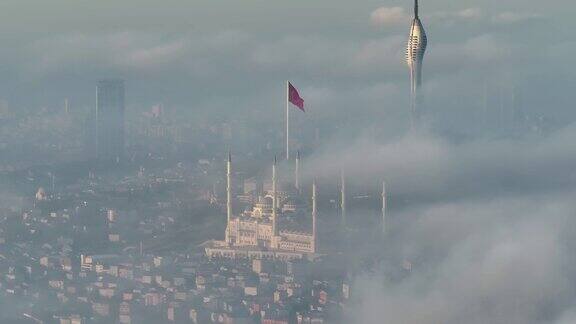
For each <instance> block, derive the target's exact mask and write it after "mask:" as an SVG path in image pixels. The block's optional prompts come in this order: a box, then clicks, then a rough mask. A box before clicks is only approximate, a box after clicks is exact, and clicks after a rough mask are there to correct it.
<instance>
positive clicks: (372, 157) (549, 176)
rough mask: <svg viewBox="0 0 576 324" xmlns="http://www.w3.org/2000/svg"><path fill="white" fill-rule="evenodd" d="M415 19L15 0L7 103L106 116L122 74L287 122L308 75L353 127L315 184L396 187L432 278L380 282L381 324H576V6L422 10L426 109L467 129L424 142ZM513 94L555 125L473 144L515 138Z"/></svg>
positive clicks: (321, 101)
mask: <svg viewBox="0 0 576 324" xmlns="http://www.w3.org/2000/svg"><path fill="white" fill-rule="evenodd" d="M411 6H412V2H411V1H408V0H404V1H350V0H347V1H342V0H314V1H303V0H294V1H283V2H279V1H270V0H262V1H251V0H244V1H238V0H211V1H195V0H164V1H157V0H154V1H152V0H124V1H112V0H100V1H94V0H91V1H84V0H44V1H40V0H35V1H34V0H28V1H23V0H2V1H0V30H2V31H3V32H2V33H0V41H1V42H2V45H3V49H2V51H0V62H2V64H0V69H1V70H0V99H4V100H6V102H7V104H8V106H9V107H10V109H13V110H18V109H20V108H22V107H26V108H28V109H31V110H34V109H39V108H40V107H42V106H50V107H54V106H57V105H61V104H62V101H63V99H64V98H65V97H69V98H70V99H71V104H72V109H87V108H88V107H91V106H93V105H94V89H95V84H96V81H97V80H98V79H100V78H104V77H120V78H124V79H125V80H126V88H127V96H126V98H127V102H128V106H129V109H130V110H133V111H134V110H137V109H140V110H143V109H148V108H149V107H150V106H151V105H153V104H156V103H158V102H163V103H164V104H165V106H166V110H167V111H169V112H175V111H178V112H179V113H180V114H181V115H182V116H183V118H180V119H179V121H187V120H198V121H204V119H203V118H202V117H204V116H206V115H209V116H220V117H221V118H223V119H224V120H226V118H228V119H232V118H231V117H234V116H236V117H237V116H242V117H243V122H244V126H245V127H251V126H253V125H254V123H253V122H261V121H267V120H273V121H275V122H276V123H277V126H280V124H281V123H282V122H283V109H284V89H283V86H284V81H285V80H286V79H290V80H291V81H293V82H294V84H295V85H296V86H297V87H298V88H299V89H300V90H301V94H302V95H303V97H304V98H305V99H306V103H307V108H308V111H309V112H308V113H307V114H306V115H304V116H305V118H307V119H312V120H314V121H315V122H316V123H318V124H321V123H322V124H323V125H324V126H325V127H326V128H330V129H332V130H333V131H334V132H336V134H335V135H334V137H333V138H330V140H329V142H330V143H328V144H327V145H325V146H323V147H321V148H319V149H318V150H317V151H315V152H313V153H312V154H310V155H307V156H306V159H305V163H304V166H305V169H306V170H305V171H306V176H308V177H311V176H319V177H321V176H324V178H323V180H325V179H326V178H332V180H333V179H336V177H337V174H338V171H339V169H340V168H342V167H343V166H344V167H346V168H347V169H348V172H349V173H348V174H349V177H350V178H351V181H350V182H354V181H356V182H360V183H362V184H364V182H366V181H373V182H374V181H376V180H375V179H377V180H378V181H379V180H380V179H386V180H387V181H389V185H390V187H389V188H390V189H389V190H390V193H391V197H392V198H391V203H392V205H391V209H392V210H393V212H392V213H391V215H390V217H391V218H396V219H401V220H405V221H406V226H405V227H404V228H402V233H401V234H400V235H399V236H400V237H401V238H400V240H399V242H398V246H399V248H398V250H397V252H398V255H399V257H405V258H408V259H411V260H415V264H416V266H415V271H414V274H413V275H412V276H411V277H409V278H408V279H407V280H405V281H402V282H400V283H390V282H386V281H385V280H383V279H382V278H381V276H380V274H377V275H376V278H374V277H371V278H369V280H368V281H367V282H368V283H367V284H366V287H365V289H364V290H360V291H359V292H358V294H359V295H360V296H365V299H364V300H363V301H361V302H360V303H359V305H357V307H359V309H360V310H361V311H362V313H363V314H365V317H364V318H363V319H361V320H360V321H361V322H362V320H363V322H362V323H374V322H376V323H381V319H382V318H386V319H388V320H389V322H392V323H398V322H403V323H430V322H434V323H559V324H564V323H574V320H573V319H574V318H575V317H576V316H575V315H574V314H576V307H574V304H573V300H574V296H576V292H575V291H574V289H566V288H565V287H575V286H576V283H575V281H576V280H574V278H576V261H574V258H573V251H574V248H575V247H574V244H573V243H572V242H575V241H576V232H574V230H573V228H574V226H573V225H574V222H573V220H572V219H573V216H574V214H575V213H576V205H575V203H574V199H573V197H574V192H576V186H575V182H576V172H575V171H574V165H576V149H575V147H574V138H575V137H576V127H575V126H574V120H575V119H576V113H575V111H574V110H575V109H574V102H576V98H575V97H576V94H575V91H574V89H576V68H575V67H574V66H575V65H574V64H573V62H572V60H573V58H574V57H576V41H575V40H574V36H573V30H574V29H575V27H576V22H575V21H574V19H573V17H572V16H573V13H574V12H575V11H576V3H574V2H573V1H567V0H554V1H536V0H523V1H520V0H506V1H503V0H482V1H480V0H478V1H470V0H462V1H454V0H436V1H432V0H421V16H422V20H423V22H424V25H425V27H426V30H427V32H428V37H429V47H428V51H427V56H426V59H425V64H424V95H425V98H426V109H427V110H428V111H429V112H430V114H432V115H433V116H434V117H435V118H436V120H437V121H439V123H440V124H442V128H443V129H449V130H451V131H453V132H454V133H455V134H457V135H455V136H451V137H448V138H447V137H445V136H438V134H436V133H433V132H426V131H423V132H421V133H414V134H408V135H405V133H406V125H407V118H408V82H409V81H408V70H407V67H406V66H405V63H404V60H403V56H404V49H405V44H406V38H407V33H408V27H409V23H410V15H411ZM512 98H514V100H516V102H517V105H519V106H521V107H522V109H523V110H524V112H525V113H526V114H527V115H529V116H531V117H532V118H533V119H534V120H539V118H541V117H542V118H544V117H545V119H546V120H550V121H551V123H552V124H553V125H555V127H554V129H552V130H551V131H550V132H549V133H547V134H545V135H544V136H541V137H538V138H537V139H531V138H530V139H529V140H526V139H522V140H517V139H510V138H506V137H504V138H497V139H493V138H488V139H487V138H484V137H481V136H479V137H478V138H474V137H472V139H469V138H467V139H468V140H467V141H460V142H459V141H457V140H454V139H455V138H456V139H460V138H464V136H462V135H461V134H465V135H467V134H470V133H472V134H473V133H474V132H482V131H486V130H487V129H488V130H490V129H492V128H495V127H498V126H501V125H498V122H495V121H494V119H490V118H486V115H491V116H493V117H494V116H500V117H501V118H500V117H499V118H500V119H501V120H504V119H505V117H504V116H506V115H509V114H510V112H511V107H512V106H513V105H512V101H513V99H512ZM486 121H489V122H486ZM375 127H378V128H379V130H380V131H383V132H388V134H391V135H393V136H390V137H386V136H380V137H377V136H373V135H374V134H373V133H371V132H372V130H373V129H374V128H375ZM278 129H281V127H279V128H278ZM263 131H266V129H264V130H263ZM339 132H340V133H343V134H350V133H353V134H354V136H339V135H342V134H338V133H339ZM295 133H296V131H295ZM263 138H264V136H263ZM264 140H266V139H265V138H264ZM278 142H279V143H280V144H279V145H278V146H280V145H281V141H278ZM251 144H252V143H251ZM259 144H262V143H254V145H253V146H254V147H257V146H258V145H259ZM336 162H338V163H339V164H337V163H336ZM399 200H405V201H400V202H399ZM430 201H431V202H430ZM413 202H416V203H413ZM395 203H396V204H397V205H396V206H394V204H395ZM399 204H404V206H408V208H406V209H403V210H400V211H399V210H398V208H397V206H398V205H399ZM395 208H396V209H395ZM394 213H396V214H394ZM427 258H430V259H431V260H427ZM419 262H420V264H418V263H419ZM375 281H377V282H380V281H383V282H385V283H384V284H383V285H382V286H380V285H375V284H374V282H375ZM407 307H408V308H409V310H406V311H405V309H406V308H407ZM399 310H402V312H399ZM413 310H417V311H413ZM407 313H408V314H407ZM407 316H408V317H407ZM471 318H472V319H471Z"/></svg>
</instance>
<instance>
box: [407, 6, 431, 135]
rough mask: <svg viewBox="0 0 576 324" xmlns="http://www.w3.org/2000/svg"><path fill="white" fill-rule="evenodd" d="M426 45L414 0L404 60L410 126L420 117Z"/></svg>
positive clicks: (424, 34)
mask: <svg viewBox="0 0 576 324" xmlns="http://www.w3.org/2000/svg"><path fill="white" fill-rule="evenodd" d="M427 45H428V39H427V38H426V32H425V31H424V26H422V22H421V21H420V17H419V16H418V0H414V19H413V20H412V25H411V27H410V36H409V38H408V46H407V48H406V62H407V63H408V67H409V68H410V114H411V122H412V127H414V125H415V124H416V123H417V122H418V120H419V119H420V117H421V111H420V104H421V96H420V87H421V86H422V62H423V61H424V53H425V52H426V46H427Z"/></svg>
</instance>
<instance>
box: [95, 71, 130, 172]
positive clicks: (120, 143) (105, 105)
mask: <svg viewBox="0 0 576 324" xmlns="http://www.w3.org/2000/svg"><path fill="white" fill-rule="evenodd" d="M96 133H97V136H96V146H97V151H98V158H99V159H101V160H108V161H118V160H119V159H121V158H122V156H123V154H124V81H123V80H116V79H113V80H102V81H99V82H98V86H97V88H96Z"/></svg>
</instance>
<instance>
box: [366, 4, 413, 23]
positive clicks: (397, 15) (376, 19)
mask: <svg viewBox="0 0 576 324" xmlns="http://www.w3.org/2000/svg"><path fill="white" fill-rule="evenodd" d="M370 21H371V22H372V24H373V25H374V26H397V25H405V24H407V23H408V22H409V21H410V16H409V15H408V14H407V13H406V11H405V10H404V8H402V7H380V8H378V9H376V10H374V11H372V13H371V14H370Z"/></svg>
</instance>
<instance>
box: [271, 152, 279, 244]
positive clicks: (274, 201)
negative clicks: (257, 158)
mask: <svg viewBox="0 0 576 324" xmlns="http://www.w3.org/2000/svg"><path fill="white" fill-rule="evenodd" d="M276 181H277V179H276V156H274V164H273V165H272V237H273V240H274V237H276V236H278V224H277V215H276V209H278V195H277V193H276Z"/></svg>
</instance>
